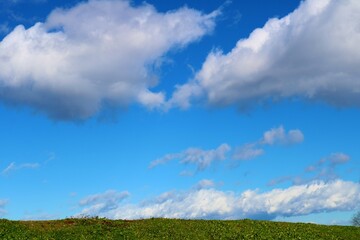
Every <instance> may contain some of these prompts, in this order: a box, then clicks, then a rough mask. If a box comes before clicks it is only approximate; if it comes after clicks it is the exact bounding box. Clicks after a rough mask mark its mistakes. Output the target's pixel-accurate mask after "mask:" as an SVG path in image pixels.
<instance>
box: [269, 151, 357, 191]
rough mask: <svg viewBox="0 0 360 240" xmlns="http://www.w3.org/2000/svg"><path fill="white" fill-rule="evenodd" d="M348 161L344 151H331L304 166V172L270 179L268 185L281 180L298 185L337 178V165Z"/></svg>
mask: <svg viewBox="0 0 360 240" xmlns="http://www.w3.org/2000/svg"><path fill="white" fill-rule="evenodd" d="M349 161H350V156H349V155H347V154H345V153H332V154H330V155H329V156H327V157H324V158H322V159H320V160H319V161H317V162H316V163H315V164H313V165H310V166H308V167H306V169H305V171H304V173H302V174H300V175H297V176H284V177H280V178H278V179H274V180H271V181H270V182H269V183H268V185H269V186H273V185H277V184H280V183H283V182H291V183H292V184H294V185H300V184H305V183H309V182H312V181H314V180H317V181H318V180H321V181H325V182H329V181H333V180H335V179H338V178H339V176H338V174H337V173H336V169H337V166H339V165H341V164H346V163H347V162H349Z"/></svg>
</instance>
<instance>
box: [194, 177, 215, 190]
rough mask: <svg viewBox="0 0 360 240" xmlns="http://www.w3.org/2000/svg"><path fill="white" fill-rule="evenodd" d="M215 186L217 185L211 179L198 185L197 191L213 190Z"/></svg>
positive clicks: (204, 180)
mask: <svg viewBox="0 0 360 240" xmlns="http://www.w3.org/2000/svg"><path fill="white" fill-rule="evenodd" d="M215 186H216V183H215V182H214V181H212V180H209V179H203V180H201V181H199V182H198V183H197V184H196V186H195V189H204V188H213V187H215Z"/></svg>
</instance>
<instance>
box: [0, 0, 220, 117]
mask: <svg viewBox="0 0 360 240" xmlns="http://www.w3.org/2000/svg"><path fill="white" fill-rule="evenodd" d="M217 14H218V12H216V11H215V12H213V13H210V14H203V13H201V12H199V11H196V10H193V9H189V8H187V7H184V8H181V9H178V10H175V11H170V12H166V13H160V12H158V11H157V10H156V9H155V8H154V7H153V6H151V5H149V4H146V3H144V4H143V5H140V6H137V7H134V6H132V5H131V4H130V1H127V0H118V1H115V0H89V1H88V2H83V3H80V4H78V5H77V6H75V7H73V8H70V9H57V10H54V11H53V12H52V13H51V14H50V15H49V16H48V18H47V20H46V21H45V22H39V23H36V24H35V25H34V26H32V27H30V28H28V29H26V28H25V27H24V26H21V25H20V26H17V27H16V28H15V29H14V30H13V31H12V32H11V33H9V34H8V35H7V36H6V37H5V38H4V39H3V40H2V41H1V42H0V101H2V102H5V103H8V104H11V105H20V106H23V105H25V106H30V107H32V108H33V109H35V110H37V111H41V112H44V113H45V114H47V115H48V116H50V117H52V118H55V119H65V120H74V119H75V120H77V119H85V118H88V117H90V116H93V115H94V114H96V113H97V112H98V111H99V110H101V108H102V107H103V106H105V105H106V106H116V107H119V106H120V107H125V106H128V105H129V104H132V103H138V104H141V105H143V106H145V107H147V108H157V107H161V106H163V104H164V101H165V95H164V93H163V92H156V91H152V90H151V88H152V87H154V86H156V85H157V82H158V79H157V77H156V76H155V74H154V71H153V70H154V69H153V68H154V65H155V64H156V63H157V62H158V61H159V59H160V58H161V57H163V56H164V55H165V54H166V53H167V52H168V51H169V50H170V49H172V48H175V47H177V48H182V47H184V46H186V45H187V44H189V43H191V42H193V41H196V40H199V39H200V38H201V37H202V36H204V35H205V34H207V33H209V32H211V31H212V29H213V28H214V25H215V23H214V18H215V17H216V15H217Z"/></svg>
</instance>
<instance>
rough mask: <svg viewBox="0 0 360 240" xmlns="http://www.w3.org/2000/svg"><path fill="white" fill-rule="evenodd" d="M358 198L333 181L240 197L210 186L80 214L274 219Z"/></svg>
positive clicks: (359, 193)
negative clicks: (136, 203) (139, 202)
mask: <svg viewBox="0 0 360 240" xmlns="http://www.w3.org/2000/svg"><path fill="white" fill-rule="evenodd" d="M359 199H360V184H358V183H354V182H346V181H342V180H335V181H331V182H322V181H320V182H312V183H309V184H304V185H299V186H292V187H289V188H286V189H273V190H271V191H268V192H259V191H257V190H247V191H245V192H242V193H240V194H237V193H236V192H232V191H228V192H224V191H220V190H216V189H214V188H211V187H210V188H193V189H191V190H189V191H185V192H183V191H178V192H177V191H173V192H168V193H164V194H162V195H161V196H159V197H158V198H155V199H154V200H151V201H146V202H143V203H141V204H138V205H134V204H125V205H121V206H119V205H116V206H115V205H113V206H114V207H115V208H110V209H108V210H107V211H101V212H99V211H97V208H94V209H93V210H92V208H85V209H83V211H82V212H85V213H88V214H90V213H92V212H94V213H96V214H98V213H100V215H101V216H105V217H109V218H116V219H139V218H150V217H166V218H185V219H187V218H195V219H196V218H202V219H239V218H255V219H275V218H276V217H279V216H300V215H307V214H311V213H319V212H324V211H326V212H332V211H348V210H352V209H354V208H355V207H357V206H358V203H359ZM99 204H100V203H99ZM104 204H105V205H106V201H104ZM90 215H91V214H90Z"/></svg>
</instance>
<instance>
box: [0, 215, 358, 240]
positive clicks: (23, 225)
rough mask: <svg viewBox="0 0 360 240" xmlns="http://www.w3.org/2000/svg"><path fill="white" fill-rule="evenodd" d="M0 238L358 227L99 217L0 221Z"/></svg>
mask: <svg viewBox="0 0 360 240" xmlns="http://www.w3.org/2000/svg"><path fill="white" fill-rule="evenodd" d="M0 239H2V240H10V239H11V240H13V239H36V240H45V239H66V240H71V239H76V240H79V239H86V240H88V239H172V240H173V239H181V240H184V239H191V240H193V239H256V240H261V239H267V240H269V239H297V240H300V239H314V240H321V239H324V240H332V239H334V240H335V239H343V240H352V239H353V240H359V239H360V228H358V227H351V226H324V225H316V224H305V223H283V222H269V221H252V220H238V221H215V220H211V221H205V220H175V219H147V220H136V221H126V220H108V219H100V218H84V219H73V218H69V219H65V220H55V221H9V220H0Z"/></svg>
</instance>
